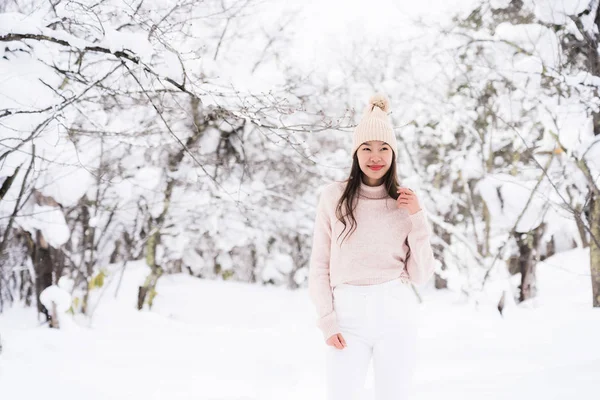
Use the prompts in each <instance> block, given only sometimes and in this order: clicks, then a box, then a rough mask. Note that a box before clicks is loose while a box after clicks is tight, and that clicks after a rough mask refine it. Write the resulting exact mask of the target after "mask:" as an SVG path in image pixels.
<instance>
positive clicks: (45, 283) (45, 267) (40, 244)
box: [29, 231, 52, 321]
mask: <svg viewBox="0 0 600 400" xmlns="http://www.w3.org/2000/svg"><path fill="white" fill-rule="evenodd" d="M29 249H30V252H31V253H30V254H31V261H32V264H33V269H34V271H35V298H36V302H37V309H38V312H40V313H42V314H44V316H45V317H46V321H50V319H51V315H50V310H47V309H46V307H44V305H43V304H42V303H41V302H40V294H41V293H42V292H43V291H44V289H46V288H47V287H49V286H51V285H52V253H51V251H50V250H51V249H50V246H49V245H48V243H47V242H46V240H45V239H44V236H43V235H42V233H41V232H40V231H37V234H36V238H35V241H34V240H33V238H30V242H29Z"/></svg>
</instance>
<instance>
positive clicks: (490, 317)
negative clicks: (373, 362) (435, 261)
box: [0, 250, 600, 400]
mask: <svg viewBox="0 0 600 400" xmlns="http://www.w3.org/2000/svg"><path fill="white" fill-rule="evenodd" d="M587 256H588V252H587V250H573V251H569V252H565V253H562V254H559V255H557V256H555V257H553V258H551V259H548V260H547V262H545V263H543V264H541V265H540V266H539V290H540V294H539V296H538V299H537V300H536V301H535V302H532V303H531V304H529V305H528V306H527V307H525V306H520V307H516V306H514V305H513V306H510V307H508V309H506V310H505V311H506V312H505V317H504V318H502V317H500V315H499V314H498V312H497V311H495V310H494V307H493V306H492V305H489V306H487V305H486V306H479V307H477V308H475V307H474V306H473V305H472V304H468V303H466V302H464V301H461V300H460V298H459V297H458V296H457V295H456V294H453V293H451V292H448V291H443V292H435V291H431V290H429V289H427V290H424V291H423V298H424V302H423V304H422V313H423V314H422V325H421V333H420V342H419V354H420V362H419V367H418V371H417V374H416V389H417V393H416V397H415V399H420V400H426V399H465V400H466V399H483V398H485V399H488V400H490V399H506V400H508V399H513V400H514V399H528V400H529V399H545V400H550V399H581V400H584V399H586V400H587V399H589V400H592V399H594V400H595V399H597V398H598V397H597V396H598V392H599V389H600V378H599V377H600V345H599V344H598V332H600V309H592V308H591V307H590V306H589V303H590V298H591V285H590V283H589V272H588V270H587V265H589V264H588V262H587ZM117 271H118V267H117V266H116V265H115V266H114V269H113V273H112V274H111V275H110V276H109V278H108V279H107V284H106V285H105V286H104V287H105V288H106V291H105V293H104V296H103V297H102V300H101V302H100V305H99V306H98V307H97V309H96V310H95V312H94V316H93V320H92V323H91V324H90V323H89V321H88V320H83V319H78V318H76V319H75V320H70V321H66V322H67V323H66V324H63V325H64V329H62V330H52V329H48V328H46V327H44V326H40V325H39V323H38V321H37V317H36V313H35V311H34V309H33V308H31V309H24V308H21V307H13V308H12V309H9V310H8V311H7V312H5V313H4V314H2V315H0V334H1V335H2V341H3V345H4V349H3V352H2V354H1V355H0V399H10V400H18V399H41V398H45V399H48V398H50V399H61V400H75V399H89V400H93V399H128V400H132V399H215V400H216V399H222V400H225V399H230V400H233V399H240V400H241V399H261V400H262V399H265V400H266V399H325V396H324V391H325V381H324V366H323V351H324V350H325V344H324V343H323V341H322V339H321V336H320V332H319V331H318V330H317V328H316V327H314V323H313V322H314V314H313V309H312V305H311V304H310V302H309V298H308V293H307V291H306V290H305V289H301V290H297V291H288V290H285V289H283V288H273V287H266V288H261V287H256V286H253V285H249V284H243V283H229V282H222V281H203V280H200V279H197V278H193V277H190V276H187V275H184V274H180V275H171V276H165V277H163V278H161V280H160V281H159V285H158V292H159V294H158V296H157V297H156V300H155V301H156V303H155V307H154V309H153V310H152V311H143V312H138V311H136V310H135V301H136V286H137V285H138V284H139V283H140V282H141V281H142V280H143V278H144V277H145V275H146V273H147V270H146V268H145V267H144V265H143V264H142V263H139V262H136V263H131V264H129V266H128V268H127V272H126V274H125V277H124V281H123V283H122V285H121V288H120V291H119V296H118V298H117V299H115V298H114V289H115V287H116V283H117V280H118V274H117ZM99 293H100V291H98V292H97V293H96V295H98V294H99ZM97 298H98V297H97V296H96V297H95V300H97ZM363 398H364V399H372V398H373V390H372V370H371V369H370V370H369V373H368V375H367V379H366V383H365V391H364V393H363Z"/></svg>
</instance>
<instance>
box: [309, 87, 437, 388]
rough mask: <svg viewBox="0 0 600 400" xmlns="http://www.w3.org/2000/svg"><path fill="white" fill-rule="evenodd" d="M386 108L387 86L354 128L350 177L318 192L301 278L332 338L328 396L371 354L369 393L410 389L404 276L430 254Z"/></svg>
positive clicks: (351, 382)
mask: <svg viewBox="0 0 600 400" xmlns="http://www.w3.org/2000/svg"><path fill="white" fill-rule="evenodd" d="M388 109H389V101H388V99H387V98H386V97H385V96H384V95H381V94H377V95H374V96H372V97H371V99H370V100H369V104H368V106H367V107H366V109H365V111H364V114H363V117H362V119H361V121H360V123H359V124H358V125H357V127H356V129H355V130H354V133H353V146H352V152H351V154H352V158H353V163H352V167H351V171H350V177H349V178H348V179H347V180H346V181H344V182H333V183H330V184H328V185H327V186H325V188H324V189H323V190H322V191H321V193H320V196H319V202H318V206H317V214H316V219H315V228H314V235H313V246H312V253H311V258H310V268H309V283H308V285H309V294H310V298H311V301H312V302H313V303H314V305H315V307H316V310H317V314H318V320H317V326H318V327H319V329H320V330H321V331H322V333H323V336H324V339H325V342H326V344H327V345H328V346H329V347H327V392H328V399H329V400H348V399H352V398H353V396H354V395H355V394H356V393H357V392H358V391H359V390H360V389H361V388H362V387H363V384H364V379H365V376H366V373H367V370H368V365H369V362H370V361H371V357H372V358H373V373H374V389H375V399H376V400H387V399H390V400H391V399H394V400H400V399H406V398H408V395H409V392H410V384H411V380H412V375H413V370H414V367H415V361H416V359H415V344H416V333H417V319H418V303H417V299H416V297H415V295H414V293H413V291H412V288H411V286H410V283H411V282H412V283H415V284H418V285H421V284H424V283H426V282H427V281H428V280H429V279H430V278H431V276H432V275H433V269H434V262H435V261H434V258H433V252H432V250H431V245H430V241H429V239H430V235H431V233H430V228H429V225H428V222H427V219H426V216H425V213H424V211H423V210H422V209H421V206H420V204H419V200H418V198H417V196H416V194H415V193H414V192H413V191H412V190H411V189H409V188H405V187H399V185H398V181H397V176H396V163H395V159H396V149H397V144H396V137H395V135H394V132H393V129H392V126H391V123H390V121H389V117H388ZM351 204H352V205H353V206H352V207H350V205H351Z"/></svg>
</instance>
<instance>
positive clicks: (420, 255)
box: [406, 210, 435, 285]
mask: <svg viewBox="0 0 600 400" xmlns="http://www.w3.org/2000/svg"><path fill="white" fill-rule="evenodd" d="M409 217H410V220H411V222H412V228H411V231H410V232H409V233H408V239H407V241H408V246H409V248H410V250H409V255H408V258H407V262H406V270H407V271H408V274H409V276H410V280H411V281H412V282H414V283H415V284H417V285H422V284H425V283H426V282H427V281H429V279H431V277H432V276H433V271H434V264H435V259H434V258H433V250H432V249H431V243H430V241H429V240H430V237H431V234H430V231H429V226H428V223H427V219H426V217H425V212H424V211H423V210H420V211H418V212H416V213H414V214H412V215H410V216H409Z"/></svg>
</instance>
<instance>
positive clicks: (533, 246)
mask: <svg viewBox="0 0 600 400" xmlns="http://www.w3.org/2000/svg"><path fill="white" fill-rule="evenodd" d="M544 229H545V225H544V224H541V225H540V226H539V227H537V228H535V229H534V230H532V231H530V232H528V233H520V232H515V233H514V235H515V239H516V241H517V245H518V247H519V259H518V264H519V270H520V271H521V286H520V291H521V293H520V296H519V300H520V301H525V300H528V299H532V298H534V297H535V296H536V294H537V285H536V265H537V261H538V257H539V254H538V253H539V251H538V249H539V245H540V238H541V237H542V234H543V233H544Z"/></svg>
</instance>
